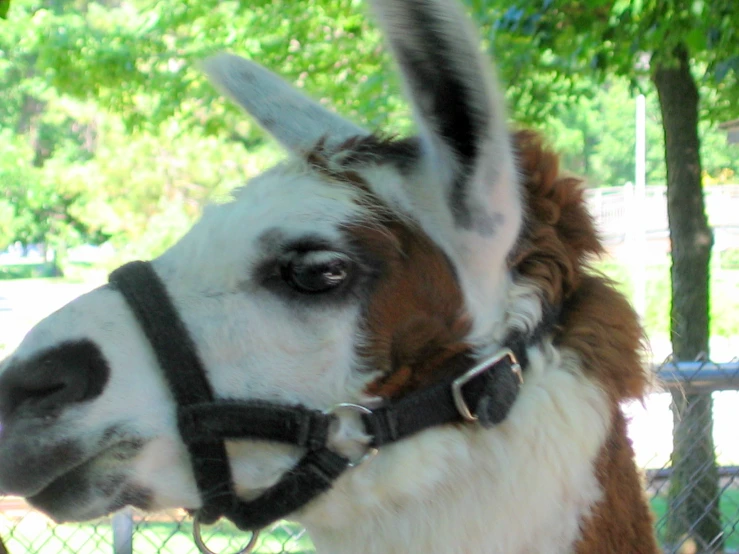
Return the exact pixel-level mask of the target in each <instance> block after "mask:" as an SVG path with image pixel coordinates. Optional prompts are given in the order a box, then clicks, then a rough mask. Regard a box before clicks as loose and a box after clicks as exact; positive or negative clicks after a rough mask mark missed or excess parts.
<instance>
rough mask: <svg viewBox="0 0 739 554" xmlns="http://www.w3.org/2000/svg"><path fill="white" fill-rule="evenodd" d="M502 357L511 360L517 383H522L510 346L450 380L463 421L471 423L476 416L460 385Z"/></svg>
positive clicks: (463, 384) (519, 369)
mask: <svg viewBox="0 0 739 554" xmlns="http://www.w3.org/2000/svg"><path fill="white" fill-rule="evenodd" d="M503 358H509V359H510V360H511V371H512V372H513V374H514V375H515V376H516V379H517V380H518V384H519V385H523V373H522V371H521V366H520V365H519V363H518V360H517V359H516V355H515V354H514V353H513V351H512V350H511V349H510V348H502V349H501V350H499V351H498V352H497V353H496V354H495V355H494V356H492V357H491V358H488V359H487V360H485V361H484V362H481V363H479V364H477V365H476V366H475V367H473V368H472V369H470V370H468V371H467V372H466V373H463V374H462V375H460V376H459V377H457V378H456V379H455V380H454V381H452V398H454V405H455V406H456V407H457V410H458V411H459V414H460V415H461V416H462V417H463V418H464V419H465V421H469V422H470V423H472V422H475V421H477V419H478V418H477V416H476V415H475V414H473V413H472V411H471V410H470V408H469V406H468V405H467V401H466V400H465V399H464V395H463V394H462V387H464V386H465V385H466V384H467V383H469V382H470V381H471V380H472V379H474V378H475V377H477V376H478V375H480V374H481V373H485V372H486V371H487V370H488V369H490V368H492V367H493V366H494V365H495V364H497V363H498V362H499V361H501V360H502V359H503Z"/></svg>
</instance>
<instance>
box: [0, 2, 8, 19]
mask: <svg viewBox="0 0 739 554" xmlns="http://www.w3.org/2000/svg"><path fill="white" fill-rule="evenodd" d="M9 9H10V0H0V18H2V19H6V18H7V17H8V10H9Z"/></svg>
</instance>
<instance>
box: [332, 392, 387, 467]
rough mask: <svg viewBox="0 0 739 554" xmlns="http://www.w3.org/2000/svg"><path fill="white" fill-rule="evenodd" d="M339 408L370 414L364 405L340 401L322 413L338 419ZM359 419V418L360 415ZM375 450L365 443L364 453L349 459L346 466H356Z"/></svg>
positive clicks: (372, 454) (367, 458) (375, 451)
mask: <svg viewBox="0 0 739 554" xmlns="http://www.w3.org/2000/svg"><path fill="white" fill-rule="evenodd" d="M341 410H348V411H350V412H353V413H355V414H359V415H360V416H361V415H362V414H367V415H371V414H372V410H370V409H369V408H367V407H366V406H361V405H359V404H352V403H351V402H342V403H341V404H336V405H335V406H333V407H332V408H329V409H328V410H326V411H325V412H323V413H324V414H326V415H327V416H336V417H337V419H338V416H337V412H339V411H341ZM359 419H360V420H361V417H360V418H359ZM377 452H378V450H377V448H374V447H373V446H369V445H365V450H364V453H363V454H362V455H361V456H359V457H358V458H356V459H355V460H349V463H348V464H347V467H350V468H351V467H357V466H358V465H361V464H363V463H364V462H366V461H367V460H369V459H371V458H373V457H374V456H375V455H376V454H377ZM340 454H342V455H343V453H342V452H340Z"/></svg>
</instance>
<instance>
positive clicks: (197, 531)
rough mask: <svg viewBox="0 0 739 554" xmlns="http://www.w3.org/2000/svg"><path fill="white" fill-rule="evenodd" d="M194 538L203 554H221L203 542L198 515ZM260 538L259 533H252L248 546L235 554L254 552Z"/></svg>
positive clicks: (194, 527)
mask: <svg viewBox="0 0 739 554" xmlns="http://www.w3.org/2000/svg"><path fill="white" fill-rule="evenodd" d="M192 538H193V540H194V541H195V546H197V547H198V550H200V552H202V553H203V554H219V553H217V552H213V551H212V550H211V549H210V548H208V546H207V545H206V544H205V541H204V540H203V536H202V535H201V534H200V516H199V515H198V514H195V517H194V518H193V520H192ZM258 538H259V531H252V533H251V539H249V542H248V543H247V545H246V546H245V547H244V548H242V549H241V550H239V551H238V552H234V554H249V553H250V552H252V551H253V550H254V547H255V546H256V545H257V539H258Z"/></svg>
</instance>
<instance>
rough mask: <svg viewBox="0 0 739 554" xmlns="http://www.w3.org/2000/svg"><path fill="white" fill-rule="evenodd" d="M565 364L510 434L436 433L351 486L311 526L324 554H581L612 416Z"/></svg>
mask: <svg viewBox="0 0 739 554" xmlns="http://www.w3.org/2000/svg"><path fill="white" fill-rule="evenodd" d="M558 362H560V363H557V364H554V367H555V369H551V367H552V366H551V365H550V369H548V370H547V375H546V377H545V376H544V372H543V369H542V370H539V369H536V368H534V369H533V370H530V371H529V375H528V377H527V382H526V384H525V385H524V387H523V388H522V390H521V394H520V395H519V398H518V400H517V401H516V403H515V405H514V407H513V409H512V411H511V413H510V415H509V417H508V419H507V420H506V421H505V422H504V423H502V424H500V425H499V426H497V427H495V428H493V429H487V430H486V429H482V428H479V427H476V426H472V427H470V428H459V427H446V428H439V429H436V430H430V431H427V432H424V433H421V434H419V435H418V436H416V437H414V438H412V439H408V440H406V441H402V442H400V443H397V444H395V445H392V446H390V447H386V448H384V449H383V450H382V452H381V453H380V454H379V455H378V456H377V457H376V458H375V459H373V460H372V461H371V462H369V463H368V464H366V465H365V466H360V467H359V468H356V469H355V470H353V471H351V472H349V473H348V474H347V475H345V476H344V477H343V478H342V479H341V480H340V481H339V482H338V483H337V487H336V490H334V491H333V492H332V493H331V494H329V495H326V497H325V498H322V499H320V500H319V501H317V502H316V503H314V505H312V506H311V507H310V508H309V509H308V510H306V512H305V514H304V517H302V518H301V521H302V522H303V523H304V524H305V525H306V527H307V528H308V531H309V532H310V534H311V537H312V538H313V540H314V542H315V544H316V547H317V552H318V553H319V554H353V553H356V554H359V553H362V554H396V553H397V554H401V553H403V554H405V553H407V552H409V551H413V552H424V554H437V553H438V554H442V553H443V554H449V553H455V552H457V553H467V552H470V553H473V552H474V553H486V554H487V553H489V554H493V553H500V554H503V553H505V554H516V553H528V552H541V553H546V552H551V553H564V552H572V551H573V550H574V548H575V546H574V545H575V543H576V542H577V540H578V539H579V538H580V526H581V523H582V521H583V520H584V518H585V517H587V515H589V513H590V510H591V507H592V506H594V505H595V504H596V503H597V502H598V500H599V499H600V498H601V495H602V489H601V486H600V483H599V482H598V479H597V477H596V472H595V466H594V461H595V460H596V458H597V457H598V454H599V452H600V450H601V447H602V445H603V443H604V441H605V439H606V436H607V434H608V431H609V427H610V423H611V408H610V403H609V402H608V400H607V399H606V398H605V395H604V393H603V392H601V390H600V389H599V387H597V386H596V385H594V384H592V383H591V382H589V381H588V380H586V379H583V378H582V376H581V375H578V373H579V372H577V371H576V370H575V371H573V368H569V369H568V370H566V369H564V368H563V367H562V366H563V365H569V364H567V363H562V362H561V361H560V360H558ZM532 365H533V364H532ZM536 365H538V364H536Z"/></svg>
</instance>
